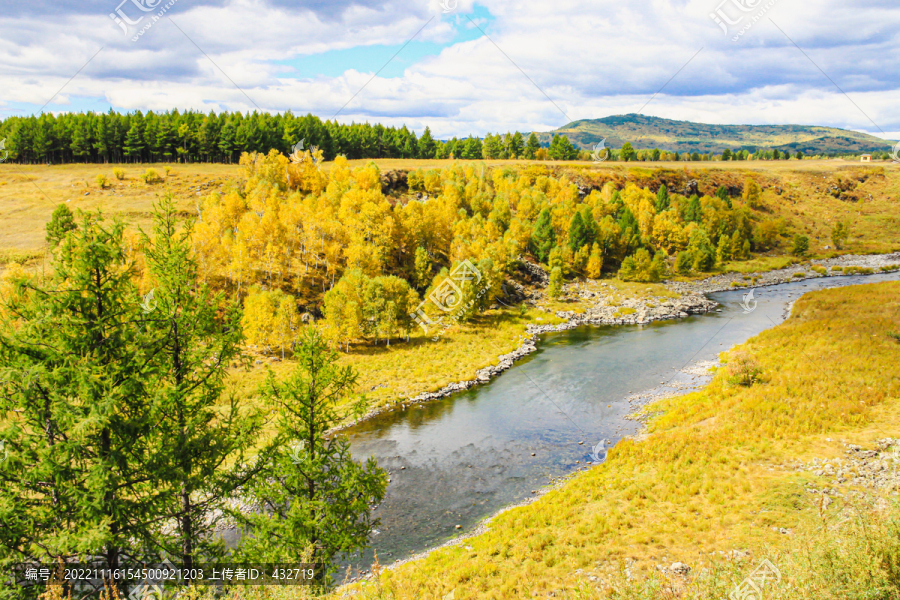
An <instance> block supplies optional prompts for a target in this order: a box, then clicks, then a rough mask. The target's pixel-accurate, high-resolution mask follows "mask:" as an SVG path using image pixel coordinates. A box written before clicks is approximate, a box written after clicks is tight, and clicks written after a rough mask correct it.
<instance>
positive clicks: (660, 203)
mask: <svg viewBox="0 0 900 600" xmlns="http://www.w3.org/2000/svg"><path fill="white" fill-rule="evenodd" d="M667 208H669V188H667V187H666V184H662V185H661V186H660V188H659V191H658V192H656V212H662V211H664V210H666V209H667Z"/></svg>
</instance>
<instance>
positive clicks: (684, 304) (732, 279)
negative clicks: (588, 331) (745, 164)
mask: <svg viewBox="0 0 900 600" xmlns="http://www.w3.org/2000/svg"><path fill="white" fill-rule="evenodd" d="M527 264H528V265H529V272H530V273H532V275H533V277H534V278H535V279H536V280H538V281H539V282H541V283H543V284H544V285H546V282H547V281H548V280H549V278H546V277H541V274H540V273H537V271H538V270H541V272H542V273H543V270H542V269H541V267H540V266H538V265H534V264H533V263H527ZM813 267H815V268H817V269H819V272H817V271H814V270H813ZM845 267H855V268H856V269H871V270H872V272H887V271H891V270H897V269H900V252H894V253H892V254H874V255H845V256H841V257H838V258H831V259H825V260H815V261H810V262H808V263H804V264H798V265H793V266H790V267H786V268H784V269H778V270H774V271H768V272H764V273H754V274H752V275H745V274H741V273H726V274H722V275H715V276H713V277H709V278H707V279H703V280H701V281H692V282H675V281H669V282H665V286H666V288H667V289H668V290H669V291H671V292H674V293H676V294H678V295H679V297H678V298H675V299H672V298H660V297H651V298H644V299H637V298H628V299H625V300H624V301H623V302H622V303H621V304H608V303H607V299H606V297H605V296H604V295H603V294H602V293H601V292H592V291H588V290H582V291H581V292H580V296H581V298H582V299H585V300H593V301H594V306H592V307H590V308H588V309H587V310H586V311H585V312H583V313H578V312H574V311H559V312H557V313H556V316H557V317H559V318H561V319H565V320H566V321H565V322H564V323H560V324H558V325H535V324H531V325H528V326H527V328H526V332H525V336H524V337H523V338H522V343H521V345H520V346H519V347H518V348H516V349H515V350H513V351H512V352H510V353H508V354H503V355H500V356H499V357H497V364H494V365H490V366H487V367H484V368H482V369H479V370H478V371H476V372H475V378H474V379H470V380H466V381H458V382H455V383H451V384H449V385H446V386H444V387H443V388H441V389H440V390H438V391H436V392H424V393H422V394H419V395H417V396H413V397H410V398H407V399H405V400H397V401H396V402H395V403H394V404H389V405H385V406H382V407H379V408H377V409H375V410H373V411H371V412H369V413H368V414H366V415H365V416H363V417H362V418H361V419H359V420H356V421H353V422H352V423H347V424H346V425H342V426H341V427H338V428H335V429H333V430H332V432H337V431H340V430H342V429H346V428H349V427H352V426H354V425H356V424H358V423H361V422H363V421H365V420H368V419H371V418H372V417H374V416H376V415H379V414H382V413H384V412H386V411H390V410H394V409H396V408H399V407H402V408H405V407H407V406H409V405H412V404H420V403H423V402H431V401H434V400H440V399H442V398H446V397H447V396H450V395H451V394H455V393H456V392H461V391H464V390H468V389H470V388H472V387H474V386H476V385H479V384H482V383H487V382H488V381H490V380H491V378H493V377H496V376H498V375H500V374H501V373H503V372H504V371H506V370H507V369H509V368H511V367H512V366H513V364H515V362H516V361H517V360H519V359H521V358H523V357H525V356H528V355H529V354H531V353H532V352H535V351H537V337H538V336H539V335H543V334H546V333H556V332H561V331H566V330H569V329H574V328H576V327H583V326H585V325H642V324H647V323H651V322H653V321H664V320H671V319H683V318H685V317H688V316H690V315H698V314H704V313H708V312H711V311H713V310H716V308H717V307H718V306H719V305H718V303H717V302H715V301H713V300H710V299H709V298H707V297H706V295H705V294H709V293H713V292H721V291H728V290H735V289H740V288H751V287H752V288H757V287H765V286H771V285H779V284H782V283H787V282H789V281H801V280H803V279H813V278H817V277H834V276H841V275H852V274H856V275H858V274H860V273H859V272H858V271H857V272H848V273H845V272H844V271H843V270H842V269H843V268H845ZM823 270H824V272H821V271H823ZM543 274H544V275H546V273H543ZM600 285H601V287H603V286H606V285H608V284H605V283H603V282H600ZM577 289H578V284H569V285H567V286H566V290H567V291H569V292H577Z"/></svg>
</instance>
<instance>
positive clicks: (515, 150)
mask: <svg viewBox="0 0 900 600" xmlns="http://www.w3.org/2000/svg"><path fill="white" fill-rule="evenodd" d="M507 140H508V142H507V143H508V146H507V153H508V154H509V157H510V158H522V156H523V155H524V154H525V140H524V139H523V138H522V134H521V133H519V132H518V131H517V132H515V133H514V134H512V137H508V138H507Z"/></svg>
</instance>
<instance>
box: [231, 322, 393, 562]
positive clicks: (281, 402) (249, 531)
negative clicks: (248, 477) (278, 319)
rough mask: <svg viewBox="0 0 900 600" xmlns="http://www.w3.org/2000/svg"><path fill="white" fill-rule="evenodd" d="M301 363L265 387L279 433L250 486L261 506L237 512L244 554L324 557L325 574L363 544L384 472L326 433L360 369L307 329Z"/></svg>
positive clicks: (280, 558)
mask: <svg viewBox="0 0 900 600" xmlns="http://www.w3.org/2000/svg"><path fill="white" fill-rule="evenodd" d="M295 358H296V360H297V366H296V368H295V369H294V371H293V372H292V373H291V374H290V375H289V376H288V377H287V379H286V380H284V381H283V382H279V381H277V380H276V379H275V377H274V376H273V375H272V374H271V373H270V375H269V379H268V380H267V381H266V384H265V386H264V388H263V393H264V397H265V401H266V404H267V406H268V408H269V409H270V410H271V411H272V413H273V414H275V415H277V417H276V422H275V426H276V434H275V436H274V439H273V441H272V442H271V444H270V445H269V446H267V448H266V449H265V450H264V451H263V452H262V453H261V455H260V456H261V459H260V460H261V462H263V463H264V464H265V471H264V472H263V473H262V474H261V475H260V476H259V477H257V478H255V479H254V480H253V482H252V483H251V484H250V485H248V486H247V488H246V490H247V492H248V494H249V495H250V496H251V497H252V498H254V499H255V501H256V502H258V503H259V505H260V506H262V507H263V508H264V510H262V511H259V512H254V513H250V514H240V513H238V514H235V515H234V516H235V517H236V518H238V519H240V520H241V521H242V522H243V531H244V533H245V535H244V540H243V543H242V546H241V549H240V551H239V552H240V554H241V555H242V556H243V557H246V558H248V559H249V560H253V561H257V562H296V560H297V557H298V556H308V557H309V558H308V562H314V563H319V564H323V565H324V567H325V573H326V577H328V576H330V575H331V574H333V573H334V571H335V570H336V569H337V566H336V564H335V563H336V559H337V557H338V555H340V554H348V553H352V552H354V551H356V550H359V549H361V548H363V547H365V546H366V545H367V544H368V541H369V538H370V536H371V535H372V530H373V529H374V528H375V527H376V526H377V525H378V521H377V519H375V518H373V517H372V513H371V507H372V506H373V505H375V504H378V503H379V502H381V500H382V499H383V498H384V493H385V490H386V488H387V474H386V472H385V471H384V470H383V469H381V468H379V467H378V465H377V464H376V463H375V459H374V458H369V459H368V460H367V461H366V462H365V463H364V464H361V463H359V462H357V461H355V460H354V459H353V457H352V456H351V455H350V445H349V443H348V442H347V441H346V440H345V439H344V438H343V437H342V436H340V435H329V434H328V432H329V430H330V429H332V428H333V427H334V426H335V425H337V424H338V423H339V422H340V420H341V418H340V414H339V412H338V407H339V406H341V405H342V404H344V403H346V402H348V401H351V400H352V394H353V391H354V388H355V386H356V381H357V374H356V373H355V372H354V371H353V369H352V368H351V367H349V366H348V367H340V366H338V356H337V354H336V353H335V352H334V351H332V350H330V349H329V348H328V345H327V344H326V342H325V341H324V339H323V338H322V337H321V335H320V334H319V332H318V330H316V329H315V328H308V329H307V330H306V331H305V332H304V335H303V337H302V338H301V340H300V343H299V346H298V348H297V352H296V354H295Z"/></svg>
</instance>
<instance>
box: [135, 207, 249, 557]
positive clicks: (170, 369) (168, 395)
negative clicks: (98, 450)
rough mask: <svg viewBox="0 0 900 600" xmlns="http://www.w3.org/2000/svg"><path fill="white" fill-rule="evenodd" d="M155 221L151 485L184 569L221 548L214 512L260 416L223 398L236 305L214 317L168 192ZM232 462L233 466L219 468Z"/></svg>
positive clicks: (151, 250)
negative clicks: (170, 523) (154, 468)
mask: <svg viewBox="0 0 900 600" xmlns="http://www.w3.org/2000/svg"><path fill="white" fill-rule="evenodd" d="M155 219H156V223H155V226H154V229H153V237H152V238H150V237H147V236H144V237H143V243H144V246H145V256H146V257H147V263H148V266H149V270H150V274H151V275H152V277H153V280H154V282H155V284H156V288H155V289H154V290H153V294H154V298H153V302H152V304H151V305H147V303H145V306H144V311H145V314H144V316H143V324H144V326H145V327H146V329H147V331H148V332H150V334H151V337H152V342H151V348H152V349H153V352H152V356H153V359H152V361H151V364H152V365H153V367H154V374H155V376H154V377H153V380H152V389H153V390H154V396H155V398H154V399H155V402H154V417H155V418H154V421H155V422H156V424H157V435H156V436H155V439H156V442H157V443H156V448H155V456H156V459H157V460H158V461H160V464H161V468H160V471H159V472H158V473H157V474H156V476H157V480H158V484H157V485H158V490H159V491H160V492H161V493H164V494H165V495H166V503H167V506H168V509H167V512H168V513H169V514H171V515H173V516H174V517H175V521H176V523H177V526H176V532H175V534H174V535H173V536H166V538H165V539H164V541H163V540H160V541H161V542H162V543H161V545H162V546H164V547H165V549H166V553H167V554H168V555H170V556H177V557H179V558H180V563H181V564H182V565H183V567H184V568H185V569H190V568H193V564H194V561H195V559H196V558H197V557H198V555H199V556H202V557H204V558H205V559H209V558H210V557H213V556H216V555H217V554H219V553H220V552H221V549H220V548H218V544H216V543H215V540H216V537H215V536H214V535H213V533H214V532H213V526H214V520H213V519H212V518H210V516H211V515H212V514H213V512H214V511H215V510H216V509H221V508H222V503H223V500H224V499H225V498H227V497H228V496H230V495H231V493H232V492H233V491H234V489H235V488H236V487H237V485H238V484H239V483H240V481H241V478H240V477H238V474H237V472H236V470H237V468H238V467H241V466H243V461H242V460H241V453H242V452H243V451H244V450H246V449H247V448H248V447H249V446H250V445H251V443H252V442H253V441H254V438H255V436H256V434H257V433H258V419H257V417H256V416H255V415H254V414H248V413H246V411H245V412H243V413H241V412H239V410H238V405H237V404H236V403H235V402H231V403H230V404H229V405H228V406H227V407H224V408H223V407H220V405H219V404H220V398H221V397H222V396H223V395H224V391H225V379H226V377H227V375H228V373H227V369H228V368H229V367H230V365H231V364H232V363H233V362H234V361H235V360H236V359H237V358H238V357H239V356H240V346H239V344H240V343H241V328H240V323H239V321H240V315H239V312H238V311H237V310H236V309H235V308H234V307H231V308H227V309H226V310H225V311H224V314H223V316H220V315H219V308H218V307H219V306H222V305H226V304H225V302H224V298H223V297H222V296H214V295H213V294H212V293H211V292H210V291H209V289H208V288H206V287H205V286H198V284H197V280H198V273H197V264H196V262H195V260H194V259H193V257H192V256H191V249H190V248H191V241H190V229H184V230H182V231H181V232H179V231H178V225H177V216H176V210H175V206H174V203H173V202H172V198H171V196H167V197H165V198H163V200H162V201H161V202H160V203H159V204H158V205H157V210H156V217H155ZM226 306H227V305H226ZM228 463H230V464H232V465H233V466H232V467H231V468H229V469H225V468H223V467H222V465H223V464H228ZM251 473H252V470H250V471H249V472H248V471H246V470H245V471H244V472H243V473H241V475H242V476H243V478H244V479H246V478H247V477H248V476H249V474H251Z"/></svg>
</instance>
